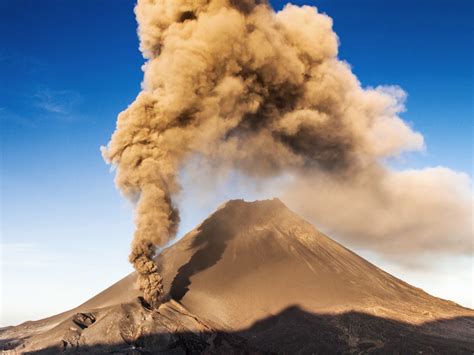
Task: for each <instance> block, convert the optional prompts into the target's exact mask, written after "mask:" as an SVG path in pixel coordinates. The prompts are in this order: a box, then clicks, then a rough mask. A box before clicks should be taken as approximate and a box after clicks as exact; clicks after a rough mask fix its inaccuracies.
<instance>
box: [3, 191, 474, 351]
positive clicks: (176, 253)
mask: <svg viewBox="0 0 474 355" xmlns="http://www.w3.org/2000/svg"><path fill="white" fill-rule="evenodd" d="M157 263H158V265H159V267H160V269H161V272H162V275H163V276H164V281H165V290H166V292H167V294H168V302H166V303H164V304H163V305H162V306H161V307H160V308H159V309H158V310H150V309H148V308H147V307H146V305H143V304H142V302H140V299H139V298H138V297H139V292H138V291H137V290H135V288H134V280H135V274H131V275H128V276H127V277H125V278H124V279H122V280H121V281H119V282H118V283H116V284H115V285H113V286H111V287H109V288H108V289H106V290H105V291H103V292H102V293H100V294H98V295H97V296H95V297H94V298H92V299H91V300H89V301H88V302H86V303H84V304H83V305H81V306H79V307H77V308H76V309H73V310H71V311H68V312H65V313H62V314H60V315H57V316H54V317H51V318H47V319H44V320H41V321H36V322H27V323H24V324H22V325H19V326H17V327H12V328H7V329H3V330H1V331H0V341H1V344H2V346H3V348H4V349H7V348H8V349H16V350H15V351H20V352H21V351H35V350H41V349H42V351H46V352H48V351H50V352H55V351H57V350H58V349H61V350H65V351H72V350H74V351H77V350H79V351H84V352H85V351H91V352H100V351H112V350H114V351H121V352H125V353H127V352H131V353H133V352H135V353H137V352H138V353H140V352H144V353H145V352H147V351H151V350H154V351H155V350H160V351H165V352H173V353H174V352H180V351H181V352H182V351H184V352H201V351H204V350H206V351H209V352H214V353H231V352H236V353H240V352H245V351H247V352H257V353H258V352H287V353H288V352H291V353H293V352H296V351H301V352H326V351H329V350H330V349H332V350H338V351H340V352H348V353H351V352H352V353H354V352H355V353H360V352H387V351H398V352H402V353H417V352H418V351H423V353H436V352H447V351H451V350H453V349H454V350H456V351H457V352H459V353H472V352H473V351H474V342H473V340H472V339H474V311H472V310H470V309H466V308H463V307H461V306H459V305H456V304H455V303H453V302H450V301H445V300H441V299H439V298H436V297H433V296H430V295H429V294H427V293H425V292H424V291H422V290H420V289H418V288H415V287H413V286H410V285H408V284H407V283H405V282H403V281H401V280H399V279H397V278H395V277H393V276H391V275H389V274H387V273H385V272H384V271H382V270H380V269H379V268H377V267H376V266H374V265H372V264H371V263H369V262H367V261H366V260H364V259H362V258H361V257H359V256H358V255H356V254H354V253H353V252H351V251H349V250H347V249H346V248H344V247H342V246H341V245H340V244H338V243H336V242H334V241H333V240H331V239H330V238H328V237H327V236H325V235H323V234H321V233H320V232H318V231H317V230H316V229H315V228H314V227H313V226H312V225H311V224H309V223H308V222H306V221H304V220H302V219H301V218H299V217H298V216H297V215H295V214H294V213H292V212H291V211H290V210H288V209H287V208H286V207H285V206H284V205H283V204H282V203H281V202H280V201H279V200H276V199H275V200H268V201H256V202H244V201H242V200H233V201H229V202H227V203H226V204H225V205H223V206H222V207H221V208H220V209H218V210H217V211H216V212H215V213H214V214H212V215H211V216H210V217H209V218H208V219H206V220H205V221H204V222H203V223H202V224H201V225H200V226H198V227H197V228H196V229H195V230H193V231H191V232H190V233H188V234H187V235H186V236H185V237H184V238H183V239H182V240H180V241H179V242H178V243H176V244H174V245H173V246H171V247H170V248H168V249H166V250H164V251H163V252H162V253H161V254H160V256H159V257H158V258H157Z"/></svg>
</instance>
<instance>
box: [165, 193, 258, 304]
mask: <svg viewBox="0 0 474 355" xmlns="http://www.w3.org/2000/svg"><path fill="white" fill-rule="evenodd" d="M239 204H248V203H246V202H244V201H241V200H234V201H230V202H228V203H227V207H226V208H222V209H220V210H218V211H216V212H215V213H214V214H213V215H212V216H211V218H208V219H206V220H205V221H204V222H203V223H202V224H201V225H200V227H199V228H198V233H199V234H202V235H204V236H206V238H194V240H193V242H192V244H191V246H190V248H191V249H195V250H196V252H195V253H194V254H193V255H192V257H191V259H190V260H189V261H188V262H187V263H186V264H184V265H183V266H181V267H180V268H179V270H178V272H177V274H176V276H175V278H174V279H173V281H172V283H171V288H170V296H171V298H173V299H175V300H177V301H180V300H181V299H182V298H183V297H184V296H185V295H186V293H187V292H188V291H189V286H190V285H191V277H192V276H193V275H196V274H197V273H199V272H201V271H204V270H206V269H209V268H210V267H212V266H213V265H215V264H216V263H217V262H218V261H219V260H220V259H221V258H222V255H223V254H224V251H225V249H226V247H227V243H228V242H229V241H230V240H232V239H233V238H234V237H235V236H236V235H237V233H238V232H239V231H241V229H242V227H243V226H242V221H246V222H249V219H250V218H251V217H252V216H247V214H249V211H250V210H249V209H248V208H247V209H242V210H240V209H239V208H237V207H236V206H238V205H239ZM234 221H238V222H239V223H234ZM223 222H225V223H223Z"/></svg>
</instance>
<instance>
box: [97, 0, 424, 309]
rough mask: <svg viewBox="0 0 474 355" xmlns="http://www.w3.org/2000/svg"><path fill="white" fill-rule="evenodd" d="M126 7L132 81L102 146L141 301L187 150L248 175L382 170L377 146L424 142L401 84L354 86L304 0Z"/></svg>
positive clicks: (154, 0) (150, 1) (172, 223)
mask: <svg viewBox="0 0 474 355" xmlns="http://www.w3.org/2000/svg"><path fill="white" fill-rule="evenodd" d="M135 13H136V17H137V21H138V24H139V27H138V33H139V37H140V50H141V51H142V53H143V55H144V57H145V58H147V62H146V64H145V65H144V66H143V70H144V81H143V83H142V91H141V92H140V93H139V94H138V96H137V98H136V99H135V101H134V102H133V103H132V104H131V105H130V106H129V107H128V108H127V109H126V110H125V111H123V112H122V113H120V115H119V117H118V121H117V128H116V131H115V132H114V134H113V136H112V138H111V141H110V142H109V144H108V146H107V148H103V155H104V157H105V159H106V160H107V161H108V162H109V163H111V164H113V165H114V166H116V168H117V171H116V184H117V186H118V187H119V188H120V190H121V191H122V193H123V194H124V195H125V196H127V197H128V198H130V199H131V200H133V201H136V203H137V209H136V232H135V235H134V239H133V242H132V252H131V254H130V261H131V262H132V263H133V265H134V267H135V269H136V270H137V272H138V276H139V277H138V279H139V286H140V288H141V289H142V290H143V292H144V296H145V299H146V300H147V302H149V303H150V304H151V305H157V304H158V303H159V302H160V297H161V293H162V285H161V278H160V276H159V270H157V267H156V265H155V263H154V262H153V256H154V255H155V253H156V248H157V247H160V246H164V245H165V244H166V243H167V242H168V241H169V240H170V239H172V238H173V237H174V236H175V234H176V230H177V227H178V223H179V213H178V210H177V208H176V207H175V201H174V199H175V197H176V196H177V194H178V193H179V191H180V184H179V181H178V172H179V171H180V169H182V168H184V167H185V166H186V163H187V162H189V161H190V159H192V158H193V157H196V156H198V157H199V158H200V159H201V161H204V162H206V163H207V164H209V165H210V166H213V167H215V168H216V169H223V170H237V171H240V172H241V173H242V174H244V175H247V176H250V177H255V178H258V179H265V178H270V177H275V176H278V175H280V174H283V173H291V174H295V175H296V176H308V174H318V173H320V172H321V174H324V176H329V177H330V178H331V179H334V180H335V181H342V182H344V181H346V182H347V181H350V180H351V179H353V178H354V176H362V177H364V176H370V177H371V178H375V179H378V176H385V175H387V174H388V172H387V171H386V169H385V168H384V167H383V165H382V164H381V163H380V161H382V160H383V159H384V158H387V157H390V156H395V155H398V154H400V153H401V152H402V151H406V150H418V149H422V148H423V145H424V143H423V137H422V136H421V135H420V134H419V133H417V132H414V131H413V130H412V129H411V128H410V127H409V126H408V125H407V124H406V123H405V122H404V121H403V120H402V119H401V118H400V117H399V116H398V114H399V113H400V112H401V111H402V110H403V109H404V107H403V101H404V98H405V93H404V92H403V91H402V90H401V89H400V88H398V87H378V88H368V89H363V88H362V87H361V84H360V83H359V81H358V80H357V78H356V76H355V75H354V74H353V73H352V72H351V69H350V66H349V65H348V64H347V63H345V62H344V61H342V60H340V59H338V57H337V55H338V37H337V35H336V34H335V33H334V31H333V30H332V20H331V18H329V17H328V16H327V15H324V14H320V13H318V11H317V9H316V8H314V7H309V6H302V7H298V6H293V5H287V6H286V7H285V8H284V9H283V10H281V11H279V12H274V11H273V10H272V8H271V7H270V5H269V4H268V3H267V2H265V1H257V0H240V1H239V0H194V1H191V0H139V1H138V3H137V5H136V8H135ZM367 171H370V174H369V175H367V174H366V172H367ZM362 179H363V178H362ZM196 184H199V182H196Z"/></svg>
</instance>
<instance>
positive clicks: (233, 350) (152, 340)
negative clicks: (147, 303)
mask: <svg viewBox="0 0 474 355" xmlns="http://www.w3.org/2000/svg"><path fill="white" fill-rule="evenodd" d="M473 326H474V317H458V318H453V319H445V320H436V321H433V322H429V323H424V324H423V325H419V326H416V325H411V324H406V323H403V322H399V321H394V320H391V319H386V318H381V317H376V316H372V315H368V314H365V313H359V312H348V313H343V314H339V315H331V314H313V313H309V312H306V311H304V310H302V309H300V308H299V307H296V306H293V307H289V308H287V309H285V310H283V311H282V312H280V313H279V314H277V315H274V316H271V317H269V318H266V319H262V320H260V321H258V322H256V323H255V324H253V325H252V326H251V327H249V328H248V329H245V330H242V331H237V332H206V333H199V334H195V333H192V332H189V333H173V332H170V333H160V334H153V335H147V336H141V337H139V338H138V339H136V340H135V341H134V342H133V343H132V342H130V341H129V342H126V341H124V342H123V343H122V344H108V345H106V344H104V345H95V346H81V345H79V346H77V345H76V346H73V345H71V344H67V343H64V342H63V343H62V344H58V346H57V347H52V348H47V349H44V350H41V351H35V352H30V353H29V354H56V353H58V352H59V351H61V352H65V353H75V354H81V353H95V354H100V353H116V354H158V353H159V354H198V353H203V352H206V353H210V354H283V353H284V354H349V353H351V354H369V353H370V354H472V353H473V352H474V340H473V339H470V338H469V337H468V335H469V334H468V333H469V332H470V333H472V329H473ZM463 331H464V332H465V334H463V333H462V332H463ZM124 339H125V338H124ZM79 343H80V342H79Z"/></svg>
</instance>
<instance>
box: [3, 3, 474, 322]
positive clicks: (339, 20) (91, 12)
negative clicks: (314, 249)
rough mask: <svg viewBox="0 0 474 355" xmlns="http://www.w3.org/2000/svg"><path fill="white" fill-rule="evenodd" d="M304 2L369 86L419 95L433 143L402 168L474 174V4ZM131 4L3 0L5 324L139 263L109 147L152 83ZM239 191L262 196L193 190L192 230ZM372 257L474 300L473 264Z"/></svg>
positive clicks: (187, 211) (186, 222)
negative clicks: (327, 21) (324, 21)
mask: <svg viewBox="0 0 474 355" xmlns="http://www.w3.org/2000/svg"><path fill="white" fill-rule="evenodd" d="M294 3H297V4H303V3H305V4H309V5H315V6H317V7H318V8H319V10H320V11H321V12H325V13H327V14H328V15H329V16H331V17H332V18H333V19H334V28H335V31H336V33H337V34H338V35H339V38H340V42H341V47H340V57H341V58H343V59H345V60H347V61H348V62H349V63H350V64H351V65H352V67H353V71H354V73H355V74H356V75H357V76H358V78H359V80H360V81H361V82H362V84H363V85H364V86H377V85H380V84H395V85H399V86H401V87H402V88H403V89H404V90H405V91H407V93H408V101H407V105H406V106H407V112H406V113H404V114H403V118H404V119H405V120H407V121H408V122H410V123H411V124H412V125H413V127H414V128H415V129H416V130H417V131H420V132H421V133H423V135H424V137H425V141H426V145H427V150H426V152H424V153H417V154H410V155H406V156H405V157H404V159H402V161H400V162H397V164H400V165H403V167H424V166H437V165H443V166H447V167H449V168H452V169H454V170H458V171H464V172H467V173H468V174H470V175H471V176H472V169H473V146H472V134H473V122H472V120H473V51H472V48H473V47H474V46H473V45H474V43H473V21H472V19H473V7H474V2H473V1H471V0H464V1H462V0H437V1H432V0H415V1H413V0H410V1H408V0H404V1H379V0H362V1H353V0H319V1H309V0H308V1H296V2H294ZM272 4H273V5H274V7H275V8H276V9H279V8H281V7H282V6H283V4H284V2H283V1H272ZM133 7H134V1H131V0H108V1H106V0H68V1H63V0H42V1H41V3H39V2H37V1H35V0H0V38H1V46H0V124H1V133H0V137H1V138H0V139H1V248H2V250H1V277H2V279H1V297H2V299H1V306H2V308H1V322H0V325H7V324H13V323H18V322H21V321H24V320H27V319H36V318H41V317H44V316H48V315H51V314H53V313H57V312H60V311H63V310H66V309H68V308H72V307H74V306H76V305H78V304H79V303H81V302H83V301H85V300H87V299H88V298H89V297H91V296H93V295H94V294H95V293H97V292H99V291H101V290H102V289H104V288H105V287H107V286H109V285H110V284H112V283H113V282H115V281H117V280H118V279H120V278H121V277H123V276H124V275H125V274H126V273H128V272H130V271H132V268H131V266H130V265H129V264H128V262H127V254H128V250H129V243H130V240H131V235H132V233H133V216H132V214H133V213H132V206H131V205H130V204H129V203H128V202H127V201H125V200H124V199H122V198H121V197H120V194H119V193H118V191H117V190H116V189H115V187H114V184H113V174H112V173H111V172H110V168H109V166H107V165H106V164H105V163H104V162H103V160H102V157H101V154H100V151H99V147H100V146H101V145H104V144H106V143H107V142H108V140H109V138H110V135H111V133H112V132H113V130H114V128H115V121H116V116H117V114H118V113H119V112H120V111H121V110H123V109H124V108H126V107H127V105H128V104H130V103H131V102H132V101H133V99H134V98H135V96H136V95H137V94H138V92H139V90H140V82H141V79H142V74H143V73H142V72H141V69H140V67H141V65H142V64H143V63H144V59H143V58H142V57H141V54H140V52H139V51H138V39H137V36H136V22H135V19H134V14H133ZM224 191H225V192H224ZM230 197H234V198H238V197H249V198H251V197H252V196H251V195H250V194H248V193H246V192H245V191H241V190H240V189H237V188H236V189H234V190H232V191H229V190H225V189H222V190H218V191H216V194H215V195H214V196H212V198H210V199H209V201H208V202H207V203H206V204H205V206H206V207H205V208H201V209H196V208H194V209H193V206H191V205H190V204H186V203H185V201H186V196H185V197H184V198H183V201H184V202H183V203H182V208H183V223H182V226H181V232H180V234H182V233H183V232H186V231H187V230H189V229H191V228H192V227H193V226H194V225H195V224H196V223H198V222H200V221H201V220H202V218H204V217H205V216H207V215H208V214H209V213H210V212H212V211H213V210H214V209H215V208H216V207H217V204H219V203H220V202H223V201H225V200H226V199H227V198H230ZM349 247H350V246H349ZM360 252H361V253H362V255H363V256H365V257H367V258H369V259H370V260H372V261H374V262H376V263H377V264H378V265H380V266H382V267H384V268H385V269H386V270H387V271H390V272H393V273H395V274H396V275H397V276H399V277H401V278H403V279H404V280H406V281H408V282H410V283H412V284H414V285H415V286H419V287H422V288H424V289H425V290H427V291H429V292H432V293H433V294H435V295H439V296H442V297H445V298H450V299H453V300H455V301H457V302H460V303H462V304H465V305H470V306H472V305H473V300H472V298H473V285H472V282H473V280H472V278H473V266H472V259H468V260H466V259H458V260H454V261H452V262H451V263H448V264H446V265H444V264H443V265H435V266H434V268H433V270H406V269H403V268H400V267H399V266H397V265H395V264H390V263H388V262H386V261H384V260H380V259H378V257H377V256H375V255H371V254H370V253H369V252H364V251H360Z"/></svg>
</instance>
